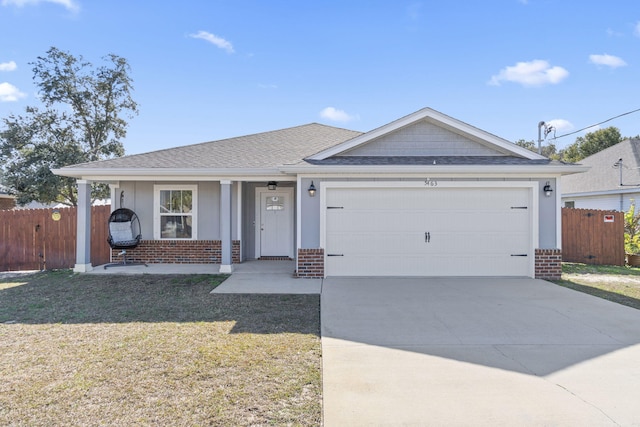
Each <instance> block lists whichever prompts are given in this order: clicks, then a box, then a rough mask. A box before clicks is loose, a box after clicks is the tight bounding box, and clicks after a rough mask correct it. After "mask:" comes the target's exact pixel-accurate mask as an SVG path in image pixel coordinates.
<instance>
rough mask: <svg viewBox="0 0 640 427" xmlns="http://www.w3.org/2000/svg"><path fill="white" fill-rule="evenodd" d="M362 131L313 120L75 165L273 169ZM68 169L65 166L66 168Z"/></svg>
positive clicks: (99, 167) (97, 166)
mask: <svg viewBox="0 0 640 427" xmlns="http://www.w3.org/2000/svg"><path fill="white" fill-rule="evenodd" d="M361 134H362V132H357V131H353V130H347V129H341V128H336V127H332V126H326V125H321V124H318V123H311V124H307V125H302V126H296V127H292V128H287V129H282V130H276V131H271V132H263V133H257V134H253V135H247V136H240V137H237V138H229V139H222V140H219V141H211V142H203V143H200V144H194V145H186V146H182V147H176V148H169V149H166V150H159V151H153V152H150V153H144V154H134V155H130V156H124V157H118V158H115V159H110V160H102V161H98V162H91V163H83V164H79V165H74V166H73V167H74V168H87V169H102V168H114V169H118V168H185V169H189V168H213V169H216V168H273V167H278V166H283V165H291V164H296V163H299V162H300V161H301V159H304V158H305V157H308V156H311V155H313V154H315V153H317V152H319V151H322V150H325V149H327V148H329V147H332V146H334V145H337V144H339V143H342V142H344V141H347V140H349V139H351V138H354V137H356V136H359V135H361ZM63 169H64V168H63Z"/></svg>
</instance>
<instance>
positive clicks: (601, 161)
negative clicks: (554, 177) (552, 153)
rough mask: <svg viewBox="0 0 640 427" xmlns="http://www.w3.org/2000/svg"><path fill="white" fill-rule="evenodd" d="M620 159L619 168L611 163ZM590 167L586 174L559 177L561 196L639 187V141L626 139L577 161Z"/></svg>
mask: <svg viewBox="0 0 640 427" xmlns="http://www.w3.org/2000/svg"><path fill="white" fill-rule="evenodd" d="M619 159H622V164H623V168H622V184H624V185H623V186H620V169H619V168H618V167H615V166H614V164H615V163H616V162H617V161H618V160H619ZM580 164H582V165H585V166H591V169H590V170H589V171H588V172H584V173H581V174H577V175H567V176H563V177H562V193H563V194H575V193H591V192H603V191H619V190H621V189H626V188H630V187H627V186H635V185H638V184H640V169H639V168H640V139H627V140H624V141H622V142H620V143H618V144H616V145H613V146H611V147H609V148H606V149H604V150H602V151H600V152H598V153H596V154H594V155H592V156H589V157H587V158H585V159H583V160H581V161H580Z"/></svg>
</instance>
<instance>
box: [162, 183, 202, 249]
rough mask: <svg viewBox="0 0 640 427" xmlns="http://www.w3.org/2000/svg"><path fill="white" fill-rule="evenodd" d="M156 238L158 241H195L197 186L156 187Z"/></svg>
mask: <svg viewBox="0 0 640 427" xmlns="http://www.w3.org/2000/svg"><path fill="white" fill-rule="evenodd" d="M154 193H155V194H154V206H155V215H154V236H155V238H156V239H195V238H196V223H197V222H196V220H197V218H196V200H197V187H196V186H195V185H185V186H167V185H156V186H155V192H154Z"/></svg>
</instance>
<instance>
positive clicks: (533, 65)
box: [489, 59, 569, 86]
mask: <svg viewBox="0 0 640 427" xmlns="http://www.w3.org/2000/svg"><path fill="white" fill-rule="evenodd" d="M568 76H569V72H568V71H567V70H565V69H564V68H562V67H559V66H554V67H552V66H551V64H549V62H547V61H544V60H541V59H535V60H533V61H530V62H518V63H517V64H516V65H513V66H511V67H505V68H503V69H502V70H500V72H499V73H498V74H496V75H495V76H491V80H490V81H489V84H490V85H493V86H500V83H501V82H503V81H507V82H513V83H520V84H521V85H523V86H544V85H547V84H558V83H560V82H561V81H562V80H564V79H565V78H567V77H568Z"/></svg>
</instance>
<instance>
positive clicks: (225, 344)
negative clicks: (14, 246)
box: [0, 271, 321, 426]
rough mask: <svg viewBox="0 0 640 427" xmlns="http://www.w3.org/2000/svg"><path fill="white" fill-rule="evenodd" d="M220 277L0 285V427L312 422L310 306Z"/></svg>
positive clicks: (308, 299) (316, 404)
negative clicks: (228, 289) (246, 290)
mask: <svg viewBox="0 0 640 427" xmlns="http://www.w3.org/2000/svg"><path fill="white" fill-rule="evenodd" d="M224 278H225V277H224V276H209V275H201V276H156V275H153V276H152V275H142V276H122V275H110V276H91V275H76V274H73V273H71V272H69V271H62V272H53V273H43V274H35V275H31V276H23V277H15V278H6V279H0V378H2V381H1V382H0V425H29V426H45V425H47V426H51V425H84V426H94V425H96V426H97V425H117V426H124V425H127V426H129V425H166V426H174V425H175V426H177V425H181V426H183V425H220V426H245V425H246V426H248V425H319V424H320V421H321V380H320V376H321V373H320V372H321V371H320V369H321V350H320V338H319V322H320V319H319V297H318V296H317V295H295V296H293V295H228V294H214V295H212V294H210V293H209V292H210V291H211V290H212V289H213V288H214V287H215V286H217V284H219V283H220V282H221V281H222V280H224Z"/></svg>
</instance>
